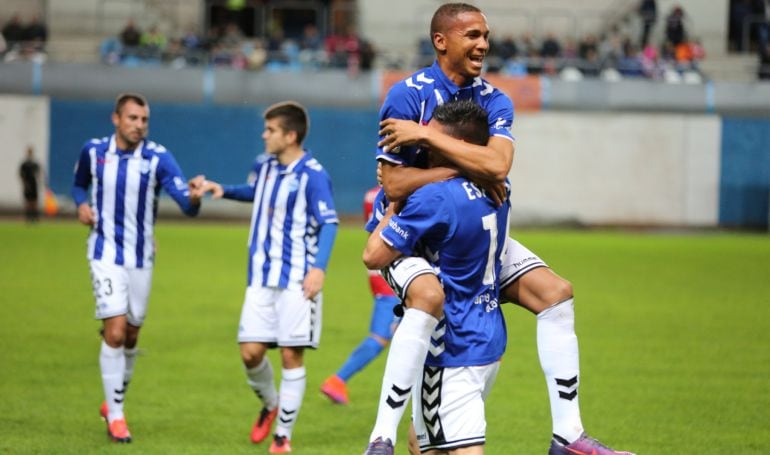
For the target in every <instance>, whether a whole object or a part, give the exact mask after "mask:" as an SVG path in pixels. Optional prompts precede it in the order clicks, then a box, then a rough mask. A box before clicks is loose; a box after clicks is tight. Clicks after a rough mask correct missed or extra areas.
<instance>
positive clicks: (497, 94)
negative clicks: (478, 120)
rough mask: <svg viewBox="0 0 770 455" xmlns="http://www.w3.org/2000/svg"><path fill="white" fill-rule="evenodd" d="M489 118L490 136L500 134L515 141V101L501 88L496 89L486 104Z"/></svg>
mask: <svg viewBox="0 0 770 455" xmlns="http://www.w3.org/2000/svg"><path fill="white" fill-rule="evenodd" d="M486 109H487V113H488V120H489V137H492V136H500V137H505V138H508V139H510V140H511V141H513V135H512V134H511V128H512V127H513V102H512V101H511V99H510V98H508V96H507V95H506V94H504V93H503V92H501V91H500V90H497V89H495V91H494V93H493V94H492V99H491V100H490V101H489V103H488V104H487V106H486Z"/></svg>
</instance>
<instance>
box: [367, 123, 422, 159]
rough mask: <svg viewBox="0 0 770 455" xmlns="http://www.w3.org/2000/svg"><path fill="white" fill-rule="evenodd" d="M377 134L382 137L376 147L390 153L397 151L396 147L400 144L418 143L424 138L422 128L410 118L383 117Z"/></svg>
mask: <svg viewBox="0 0 770 455" xmlns="http://www.w3.org/2000/svg"><path fill="white" fill-rule="evenodd" d="M379 134H380V136H384V139H382V140H381V141H380V142H378V143H377V147H382V149H383V150H384V151H385V152H391V153H398V151H397V150H396V148H397V147H401V146H402V145H418V144H421V143H422V142H423V141H424V140H425V133H424V128H423V127H422V126H420V124H419V123H417V122H413V121H411V120H399V119H394V118H389V119H385V120H383V121H381V122H380V131H379Z"/></svg>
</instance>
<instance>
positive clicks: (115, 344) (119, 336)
mask: <svg viewBox="0 0 770 455" xmlns="http://www.w3.org/2000/svg"><path fill="white" fill-rule="evenodd" d="M103 336H104V342H105V343H107V345H108V346H109V347H111V348H119V347H121V346H123V345H124V344H125V342H126V332H125V331H124V330H120V329H118V328H117V327H111V328H107V329H105V330H104V333H103Z"/></svg>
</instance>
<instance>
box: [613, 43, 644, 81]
mask: <svg viewBox="0 0 770 455" xmlns="http://www.w3.org/2000/svg"><path fill="white" fill-rule="evenodd" d="M618 72H620V74H622V75H623V76H624V77H641V76H644V66H643V65H642V61H641V58H640V56H639V50H638V49H637V47H636V46H635V45H633V44H630V45H629V46H628V50H627V52H626V54H625V55H624V56H623V58H622V59H620V61H619V62H618Z"/></svg>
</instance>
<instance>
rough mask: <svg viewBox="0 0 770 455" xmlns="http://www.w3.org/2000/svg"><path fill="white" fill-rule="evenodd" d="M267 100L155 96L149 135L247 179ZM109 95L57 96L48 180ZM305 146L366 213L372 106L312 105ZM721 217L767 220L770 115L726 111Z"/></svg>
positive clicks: (212, 169) (98, 122)
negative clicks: (162, 99) (226, 102)
mask: <svg viewBox="0 0 770 455" xmlns="http://www.w3.org/2000/svg"><path fill="white" fill-rule="evenodd" d="M265 107H267V106H261V105H260V106H248V107H246V106H244V107H238V106H218V105H209V104H169V103H165V104H162V103H153V104H151V121H150V138H151V139H152V140H154V141H156V142H158V143H160V144H163V145H164V146H166V148H168V149H169V150H171V152H172V153H173V154H174V157H175V158H176V159H177V161H178V162H179V164H180V166H181V167H182V169H183V171H184V172H185V174H186V175H187V176H188V178H189V177H192V176H194V175H196V174H205V175H206V176H207V177H210V178H211V179H213V180H217V181H220V182H223V183H239V182H243V181H244V180H245V178H246V175H247V173H248V171H249V169H250V166H251V163H252V161H253V160H254V157H255V156H257V155H258V154H260V153H262V152H263V145H262V139H261V138H260V136H261V134H262V115H261V113H262V111H263V110H264V109H265ZM111 111H112V103H111V102H75V101H60V100H51V123H50V125H51V138H50V144H51V150H50V162H49V167H50V182H51V186H52V188H53V190H54V192H56V193H58V194H69V191H70V185H71V183H72V169H73V166H74V164H75V161H76V160H77V157H78V154H79V152H80V148H81V147H82V146H83V144H84V143H85V142H86V140H88V139H90V138H92V137H103V136H106V135H109V134H111V133H112V132H113V131H114V127H113V126H112V122H111V120H110V113H111ZM309 112H310V134H309V135H308V138H307V139H306V141H305V145H306V147H308V148H310V149H311V151H312V152H313V154H314V155H315V156H316V157H317V158H318V159H319V161H320V162H321V163H322V164H323V166H324V167H325V168H326V170H327V171H328V172H329V174H330V175H331V178H332V185H333V186H334V199H335V203H336V204H337V210H338V211H339V212H340V213H341V214H346V215H353V214H360V213H361V206H362V199H363V193H364V191H366V190H367V189H368V188H370V187H372V186H373V185H374V184H375V162H374V153H375V152H374V150H375V147H376V145H375V140H376V137H377V111H376V110H374V109H350V108H309ZM721 150H722V157H721V171H720V172H721V175H720V189H719V224H720V226H728V227H733V226H735V227H750V228H767V227H768V217H769V216H768V206H769V205H770V201H769V200H768V198H769V197H770V119H765V118H741V117H726V118H723V121H722V144H721Z"/></svg>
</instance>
